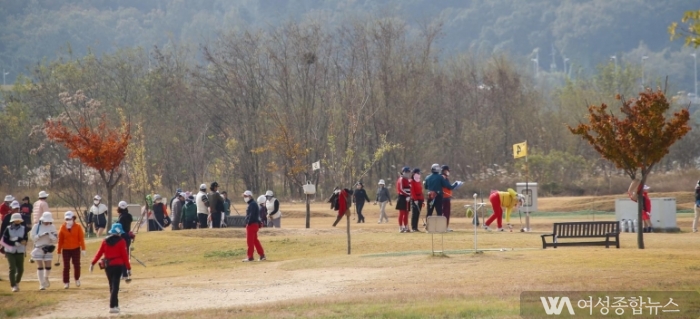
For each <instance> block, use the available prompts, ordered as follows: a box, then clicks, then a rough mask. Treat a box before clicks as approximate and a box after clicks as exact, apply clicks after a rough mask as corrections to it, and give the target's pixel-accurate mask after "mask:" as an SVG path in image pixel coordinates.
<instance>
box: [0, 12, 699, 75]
mask: <svg viewBox="0 0 700 319" xmlns="http://www.w3.org/2000/svg"><path fill="white" fill-rule="evenodd" d="M280 2H282V3H283V4H282V5H280ZM698 7H699V5H698V3H697V2H695V1H691V0H681V1H670V0H665V1H659V0H616V1H609V0H591V1H584V0H578V1H574V0H568V1H566V0H565V1H558V0H528V1H512V0H488V1H487V0H471V1H466V0H460V1H456V0H444V1H428V0H403V1H398V0H393V1H392V0H376V1H368V0H365V1H359V0H343V1H324V0H290V1H274V0H237V1H229V0H200V1H179V0H151V1H142V0H117V1H114V0H111V1H110V0H78V1H76V0H51V1H25V0H5V1H3V3H2V5H1V6H0V25H2V27H1V28H0V64H1V65H2V67H3V68H5V69H7V70H8V71H9V72H10V74H9V75H8V81H10V80H12V81H14V79H15V77H16V76H17V75H18V74H19V73H21V72H25V70H26V68H27V66H29V65H32V64H36V62H37V61H40V60H42V59H49V60H52V59H55V58H57V57H58V56H60V55H61V54H65V53H66V52H68V45H69V44H70V50H72V51H71V52H72V53H73V54H74V55H78V56H80V55H83V54H85V53H86V52H87V50H88V48H90V49H91V50H92V51H93V52H96V53H100V52H105V51H113V50H115V49H116V48H118V47H124V46H141V47H143V48H146V49H148V48H151V47H153V46H154V45H158V46H166V45H168V44H172V43H177V44H178V45H189V46H191V47H193V48H197V47H198V46H199V45H200V44H201V43H203V42H206V41H207V39H210V38H212V37H215V36H216V35H217V33H218V32H221V31H224V30H233V29H242V28H266V27H268V26H273V25H278V24H279V23H281V22H283V21H285V20H289V19H295V20H297V19H305V18H314V19H320V20H322V21H325V22H326V23H327V24H328V25H329V27H332V26H334V25H338V24H341V23H345V22H347V21H350V20H352V19H353V17H357V16H362V15H368V14H371V15H378V16H396V17H399V18H402V19H404V20H405V21H406V22H407V23H408V25H409V27H410V28H411V29H413V30H414V31H415V32H420V30H421V25H422V24H424V23H427V22H428V21H441V22H442V23H443V26H444V33H443V38H442V40H441V41H440V42H439V44H440V46H441V48H442V50H443V54H448V55H449V54H455V53H457V52H462V51H467V50H470V51H473V52H477V53H479V54H483V55H489V54H491V53H493V52H507V53H509V54H512V55H514V56H518V57H523V60H524V61H529V59H530V58H534V57H535V56H534V55H533V50H534V49H536V48H539V65H540V67H541V68H543V69H546V70H550V69H552V68H553V69H554V70H557V69H559V70H561V69H562V68H563V67H564V65H563V64H564V62H563V61H564V58H565V57H566V58H569V59H570V61H575V62H574V63H575V65H577V66H578V67H581V68H584V69H589V70H590V69H592V68H593V67H594V66H595V65H597V64H599V63H601V62H603V61H607V59H608V58H609V56H611V55H616V54H618V55H620V54H622V53H627V52H630V51H633V50H635V49H638V48H642V50H648V51H650V52H661V53H663V54H662V55H665V58H667V59H670V58H671V57H669V56H668V52H667V51H665V50H671V51H674V50H675V51H677V50H679V47H680V46H681V43H680V42H678V43H670V42H669V37H668V34H667V33H666V28H667V26H668V25H669V24H670V23H671V22H672V21H677V20H679V19H680V17H681V16H682V14H683V12H684V11H687V10H692V9H698ZM552 52H554V55H552ZM525 58H527V59H525ZM633 62H637V61H636V59H635V60H634V61H633ZM650 62H651V61H650ZM660 75H663V74H660ZM690 80H692V78H691V77H690V75H688V74H684V75H682V81H683V82H689V81H690Z"/></svg>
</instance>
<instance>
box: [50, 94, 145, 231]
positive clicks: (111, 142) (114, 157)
mask: <svg viewBox="0 0 700 319" xmlns="http://www.w3.org/2000/svg"><path fill="white" fill-rule="evenodd" d="M59 100H60V102H61V105H63V108H64V112H63V113H61V114H60V115H59V116H58V117H57V118H55V119H51V118H50V119H49V120H47V121H46V123H45V124H44V126H45V133H46V136H47V137H48V138H49V140H51V141H53V142H56V143H59V144H61V145H63V146H64V147H65V148H67V149H68V156H69V157H70V158H77V159H79V160H80V161H81V162H83V163H84V164H85V165H86V166H89V167H92V168H94V169H95V170H97V172H98V174H99V175H100V177H101V178H102V181H103V182H104V183H105V187H106V188H107V208H108V210H107V211H108V214H107V227H108V228H109V227H110V225H111V224H112V190H113V189H114V187H115V186H116V185H117V184H118V183H119V180H120V179H121V178H122V172H121V170H120V166H121V164H122V161H123V160H124V157H125V156H126V151H127V147H128V146H129V140H130V139H131V133H130V127H129V126H130V125H129V122H128V121H122V123H121V125H113V124H111V123H110V122H109V121H108V119H107V116H106V115H105V114H104V113H102V112H100V111H101V110H100V106H101V103H100V102H99V101H97V100H94V99H91V98H88V97H87V96H85V94H83V92H82V91H80V90H78V91H76V92H75V94H73V95H71V94H69V93H67V92H64V93H61V94H60V95H59Z"/></svg>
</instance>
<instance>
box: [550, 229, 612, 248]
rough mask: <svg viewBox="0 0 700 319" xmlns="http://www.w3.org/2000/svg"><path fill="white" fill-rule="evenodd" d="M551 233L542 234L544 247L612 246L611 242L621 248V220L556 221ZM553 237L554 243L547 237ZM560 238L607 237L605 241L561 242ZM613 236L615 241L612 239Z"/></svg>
mask: <svg viewBox="0 0 700 319" xmlns="http://www.w3.org/2000/svg"><path fill="white" fill-rule="evenodd" d="M553 228H554V229H553V230H552V233H551V234H545V235H542V248H543V249H547V246H549V247H554V248H557V246H587V245H605V248H610V244H615V246H616V247H617V248H620V223H619V222H569V223H554V227H553ZM550 236H551V237H552V239H553V240H552V243H547V242H546V241H545V240H544V239H545V237H550ZM560 238H605V240H604V241H580V242H569V241H567V242H563V243H561V242H559V239H560ZM611 238H612V239H614V241H611Z"/></svg>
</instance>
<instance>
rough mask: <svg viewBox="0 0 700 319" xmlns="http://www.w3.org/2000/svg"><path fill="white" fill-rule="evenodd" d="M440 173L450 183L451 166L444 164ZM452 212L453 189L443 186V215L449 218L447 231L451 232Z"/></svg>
mask: <svg viewBox="0 0 700 319" xmlns="http://www.w3.org/2000/svg"><path fill="white" fill-rule="evenodd" d="M441 169H442V170H441V172H440V175H442V178H444V179H445V180H446V181H447V183H448V184H449V183H450V167H449V166H447V165H442V167H441ZM451 213H452V190H451V189H449V188H447V187H443V188H442V216H445V219H447V231H448V232H450V231H452V229H450V215H451Z"/></svg>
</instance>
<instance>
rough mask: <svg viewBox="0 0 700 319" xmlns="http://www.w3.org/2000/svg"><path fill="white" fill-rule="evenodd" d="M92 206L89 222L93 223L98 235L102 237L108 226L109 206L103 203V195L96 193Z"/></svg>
mask: <svg viewBox="0 0 700 319" xmlns="http://www.w3.org/2000/svg"><path fill="white" fill-rule="evenodd" d="M92 204H93V205H92V206H90V214H89V215H88V223H89V224H92V225H93V229H94V230H95V234H96V235H97V237H102V234H103V233H104V231H105V229H106V228H107V206H106V205H105V204H102V197H101V196H100V195H95V197H93V198H92Z"/></svg>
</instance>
